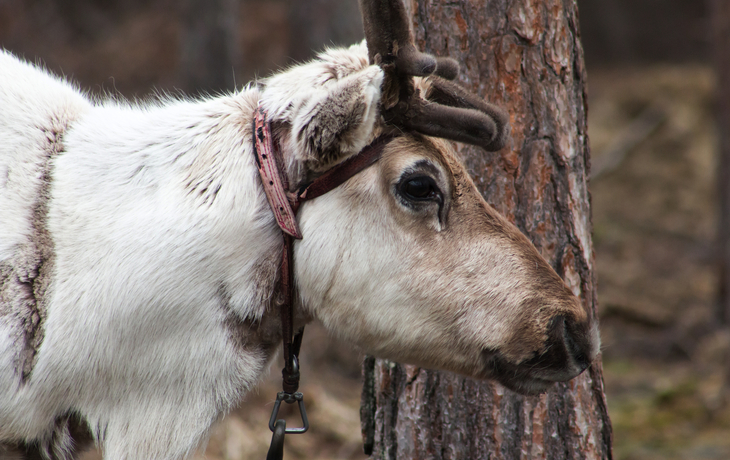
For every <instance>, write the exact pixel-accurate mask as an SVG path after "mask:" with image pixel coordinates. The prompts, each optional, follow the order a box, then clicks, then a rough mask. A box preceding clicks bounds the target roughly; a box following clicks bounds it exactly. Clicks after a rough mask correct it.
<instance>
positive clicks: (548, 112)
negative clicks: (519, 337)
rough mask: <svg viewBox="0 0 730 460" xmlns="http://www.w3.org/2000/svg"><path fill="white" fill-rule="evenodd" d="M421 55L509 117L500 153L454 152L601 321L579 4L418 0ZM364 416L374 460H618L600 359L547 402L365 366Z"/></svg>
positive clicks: (434, 375)
mask: <svg viewBox="0 0 730 460" xmlns="http://www.w3.org/2000/svg"><path fill="white" fill-rule="evenodd" d="M406 3H407V4H408V6H409V9H410V12H411V13H412V17H413V28H414V34H415V37H416V42H417V45H418V46H419V48H420V49H423V50H425V51H427V52H430V53H433V54H436V55H441V56H451V57H453V58H456V59H457V60H458V61H459V62H460V63H461V65H462V69H461V82H462V83H463V84H465V85H466V86H467V87H471V89H472V90H474V91H476V92H477V93H479V94H481V95H483V96H484V97H485V98H486V99H487V100H488V101H490V102H493V103H496V104H499V105H501V106H503V107H505V108H506V109H508V111H509V112H510V114H511V125H512V140H511V144H510V145H509V146H508V147H506V148H505V149H503V150H502V151H500V152H497V153H486V152H485V151H483V150H480V149H479V148H476V147H469V146H458V148H459V150H460V152H461V153H462V155H463V157H464V159H465V161H466V164H467V166H468V167H469V169H470V171H471V173H472V176H473V177H474V179H475V182H476V183H477V186H478V187H479V188H480V190H481V192H482V194H483V195H484V197H485V198H486V200H487V201H488V202H489V203H490V204H492V205H493V206H494V207H495V208H496V209H498V210H499V211H500V212H502V213H503V214H504V215H505V216H507V217H508V218H509V219H511V220H512V221H513V222H514V223H515V224H516V225H517V226H518V227H519V228H520V229H521V230H522V231H523V232H524V233H526V234H527V235H528V236H529V237H530V238H531V239H532V241H533V242H534V243H535V245H536V246H537V248H538V250H539V251H540V252H541V253H542V254H543V256H544V257H545V258H546V259H547V260H548V261H549V262H550V263H551V264H552V266H553V267H554V268H555V269H556V271H557V272H558V273H559V274H560V275H561V276H562V277H563V278H564V279H565V280H566V282H567V284H568V286H570V287H571V289H572V290H573V291H574V292H575V293H576V294H578V295H579V296H580V298H581V299H583V302H585V304H586V305H587V306H588V307H589V308H590V310H591V311H592V312H593V314H594V315H595V311H596V289H595V274H594V273H595V272H594V266H593V263H594V261H593V253H592V251H593V248H592V240H591V220H590V216H591V215H590V197H589V193H588V183H587V181H588V168H589V149H588V137H587V131H586V96H585V91H586V83H585V78H586V72H585V68H584V63H583V50H582V48H581V44H580V40H579V32H578V30H579V29H578V15H577V9H576V4H575V1H574V0H514V1H511V2H507V1H505V0H458V1H453V2H437V1H432V0H425V1H424V0H421V1H418V2H417V1H416V0H408V1H407V2H406ZM363 367H364V374H365V385H364V389H363V401H362V407H361V416H362V424H363V436H364V441H365V449H366V453H371V454H372V455H373V458H375V459H502V458H504V459H517V458H530V459H538V458H549V459H558V458H560V459H562V458H568V459H577V458H581V459H582V458H590V459H593V458H603V459H606V458H608V459H610V458H611V457H612V453H611V440H612V434H611V424H610V421H609V417H608V412H607V408H606V401H605V396H604V393H603V376H602V367H601V363H600V361H597V362H595V363H594V364H593V365H592V366H591V367H590V368H589V370H587V371H586V372H584V373H583V374H582V375H581V376H579V377H578V378H576V379H573V380H572V381H570V382H567V383H562V384H556V385H555V387H554V388H553V389H552V390H551V391H549V392H548V393H547V394H545V395H542V396H534V397H524V396H520V395H518V394H516V393H513V392H511V391H510V390H507V389H505V388H504V387H501V386H500V385H498V384H495V383H490V382H481V381H475V380H471V379H467V378H463V377H460V376H457V375H454V374H450V373H445V372H436V371H431V370H426V369H420V368H417V367H415V366H408V365H406V366H403V365H399V364H396V363H392V362H389V361H385V360H376V359H374V358H367V359H366V360H365V363H364V366H363Z"/></svg>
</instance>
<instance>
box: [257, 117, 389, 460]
mask: <svg viewBox="0 0 730 460" xmlns="http://www.w3.org/2000/svg"><path fill="white" fill-rule="evenodd" d="M392 139H393V137H392V136H390V135H383V136H380V137H378V138H377V139H375V140H374V141H373V142H372V143H371V144H370V145H368V146H367V147H365V148H364V149H362V150H361V151H360V153H358V154H357V155H355V156H353V157H351V158H349V159H347V160H346V161H344V162H342V163H340V164H339V165H337V166H335V167H334V168H332V169H330V170H329V171H327V172H326V173H324V174H323V175H322V176H320V177H318V178H317V179H315V180H314V181H313V182H312V183H310V184H309V185H307V186H304V187H301V188H300V189H299V190H298V191H296V192H289V191H288V190H289V188H290V185H291V184H289V180H288V177H287V175H286V172H285V171H286V169H285V163H284V160H283V159H282V158H281V152H280V150H279V148H278V145H277V143H276V142H275V139H274V138H273V136H272V134H271V124H270V123H269V121H268V119H267V114H266V111H265V110H264V109H263V108H262V107H261V105H259V107H258V109H257V110H256V115H255V117H254V152H255V159H256V165H257V167H258V170H259V174H260V175H261V183H262V184H263V187H264V192H265V193H266V198H267V199H268V201H269V206H271V210H272V211H273V213H274V217H275V219H276V223H277V225H279V228H281V231H282V235H283V238H284V245H283V246H284V248H283V251H282V261H281V266H280V271H279V283H278V287H277V289H278V292H279V294H280V298H281V304H280V307H281V332H282V341H283V349H284V363H285V364H284V369H282V371H281V374H282V379H283V385H282V386H283V389H284V391H283V392H280V393H279V394H278V395H277V397H276V403H275V405H274V411H273V412H272V414H271V419H270V420H269V428H270V429H271V431H273V432H274V436H273V438H272V441H271V448H270V449H269V455H268V456H267V459H275V458H281V457H282V455H283V442H284V434H285V433H303V432H305V431H306V430H307V428H308V427H309V423H308V421H307V416H306V411H305V409H304V402H303V400H302V394H301V393H299V392H297V389H298V388H299V359H298V356H299V348H300V346H301V344H302V334H303V332H304V328H302V329H300V330H299V331H297V333H296V335H295V334H294V306H293V298H294V273H293V267H294V265H293V259H292V249H293V243H294V239H302V233H301V231H300V229H299V225H298V224H297V220H296V215H297V211H298V210H299V205H300V204H301V203H303V202H304V201H307V200H313V199H315V198H317V197H320V196H322V195H324V194H325V193H327V192H329V191H331V190H333V189H335V188H337V187H339V186H340V185H342V184H343V183H345V182H346V181H347V180H348V179H350V178H351V177H353V176H354V175H356V174H357V173H359V172H360V171H362V170H363V169H365V168H367V167H368V166H370V165H372V164H373V163H375V162H376V161H378V159H379V158H380V155H381V154H382V153H383V148H384V147H385V146H386V145H387V144H388V142H390V141H391V140H392ZM281 401H285V402H287V403H290V404H292V403H294V402H298V403H299V409H300V412H301V415H302V422H303V424H304V426H303V427H302V428H295V429H286V422H284V420H276V416H277V414H278V410H279V406H280V404H281Z"/></svg>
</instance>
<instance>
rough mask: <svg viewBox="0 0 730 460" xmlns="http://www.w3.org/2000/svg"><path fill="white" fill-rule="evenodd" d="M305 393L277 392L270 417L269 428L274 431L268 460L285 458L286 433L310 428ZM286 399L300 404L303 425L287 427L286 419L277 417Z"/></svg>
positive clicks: (301, 431)
mask: <svg viewBox="0 0 730 460" xmlns="http://www.w3.org/2000/svg"><path fill="white" fill-rule="evenodd" d="M303 398H304V395H302V394H301V393H299V392H298V391H297V392H296V393H293V394H292V393H286V392H284V391H280V392H278V393H277V394H276V401H275V402H274V410H273V411H271V418H270V419H269V429H270V430H271V431H273V432H274V434H273V435H272V436H271V446H270V447H269V452H268V454H267V455H266V460H282V459H283V458H284V435H285V434H287V433H290V434H301V433H305V432H306V431H307V430H308V429H309V420H307V411H306V410H305V409H304V399H303ZM282 401H284V402H286V403H287V404H294V403H295V402H296V403H298V404H299V413H300V414H301V415H302V426H301V427H299V428H288V429H287V427H286V420H284V419H278V420H277V419H276V416H277V415H279V408H280V407H281V402H282Z"/></svg>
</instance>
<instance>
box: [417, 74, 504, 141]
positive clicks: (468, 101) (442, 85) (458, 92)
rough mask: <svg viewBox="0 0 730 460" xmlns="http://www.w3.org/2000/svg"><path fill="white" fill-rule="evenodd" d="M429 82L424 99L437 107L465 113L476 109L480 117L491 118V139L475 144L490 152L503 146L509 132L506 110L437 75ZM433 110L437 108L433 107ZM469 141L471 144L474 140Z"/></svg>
mask: <svg viewBox="0 0 730 460" xmlns="http://www.w3.org/2000/svg"><path fill="white" fill-rule="evenodd" d="M430 83H431V86H430V88H429V89H428V91H427V92H426V99H427V100H429V101H431V102H434V103H436V104H438V105H437V107H439V106H440V107H444V108H446V107H453V108H461V109H462V110H467V109H468V110H467V111H466V112H465V113H469V114H471V113H473V112H474V111H478V112H477V113H480V118H481V116H487V117H489V118H490V119H491V121H492V122H493V126H494V128H495V130H494V131H493V132H492V136H491V140H490V141H489V142H487V143H486V144H485V143H484V141H485V140H486V138H482V139H483V141H482V142H480V143H477V145H481V146H482V147H484V148H485V149H487V150H489V151H492V152H494V151H497V150H500V149H501V148H502V147H504V145H505V144H506V143H507V138H508V137H509V133H510V128H509V116H508V115H507V112H505V111H504V110H503V109H502V108H500V107H497V106H496V105H492V104H489V103H487V102H485V101H484V100H483V99H482V98H480V97H478V96H476V95H475V94H472V93H470V92H469V91H467V90H465V89H464V88H463V87H462V86H460V85H458V84H456V83H454V82H451V81H448V80H445V79H443V78H439V77H431V79H430ZM471 109H474V110H471ZM434 110H437V109H435V108H434ZM455 122H456V118H454V119H453V121H451V123H450V124H454V123H455ZM446 137H448V138H449V139H452V140H457V139H453V138H451V137H449V136H446ZM465 142H466V141H465ZM469 143H471V144H473V143H474V142H469Z"/></svg>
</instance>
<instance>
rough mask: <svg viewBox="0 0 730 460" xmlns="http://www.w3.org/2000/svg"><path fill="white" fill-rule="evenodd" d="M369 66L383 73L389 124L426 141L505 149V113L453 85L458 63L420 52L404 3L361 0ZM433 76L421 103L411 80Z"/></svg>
mask: <svg viewBox="0 0 730 460" xmlns="http://www.w3.org/2000/svg"><path fill="white" fill-rule="evenodd" d="M360 10H361V12H362V16H363V24H364V26H365V40H366V42H367V45H368V55H369V57H370V63H371V64H378V65H379V66H380V67H381V68H382V69H383V71H384V72H385V79H384V81H383V88H382V90H383V96H382V99H381V107H382V111H383V112H382V113H383V118H384V119H385V121H386V122H387V123H389V124H392V125H395V126H398V127H400V128H403V129H406V130H411V131H417V132H420V133H422V134H426V135H428V136H435V137H443V138H445V139H450V140H454V141H459V142H465V143H468V144H474V145H479V146H481V147H484V148H485V149H486V150H489V151H496V150H499V149H501V148H502V147H503V146H504V144H505V142H506V140H507V136H508V134H509V124H508V117H507V114H506V113H505V112H504V110H502V109H501V108H499V107H496V106H494V105H491V104H488V103H486V102H484V101H483V100H482V99H481V98H479V97H478V96H476V95H474V94H471V93H469V92H468V91H467V90H466V89H465V88H463V87H461V86H460V85H458V84H456V83H454V82H451V81H449V80H453V79H454V78H456V76H457V74H458V72H459V64H458V63H457V62H456V61H455V60H453V59H451V58H436V57H434V56H431V55H429V54H425V53H421V52H420V51H418V49H416V46H415V44H414V41H413V36H412V34H411V29H410V27H409V26H408V17H407V15H406V11H405V7H404V6H403V3H402V2H401V0H360ZM414 76H420V77H426V76H431V88H430V89H429V90H428V92H427V94H426V99H423V98H422V97H421V96H420V94H419V92H418V90H416V88H415V86H414V83H413V77H414Z"/></svg>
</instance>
